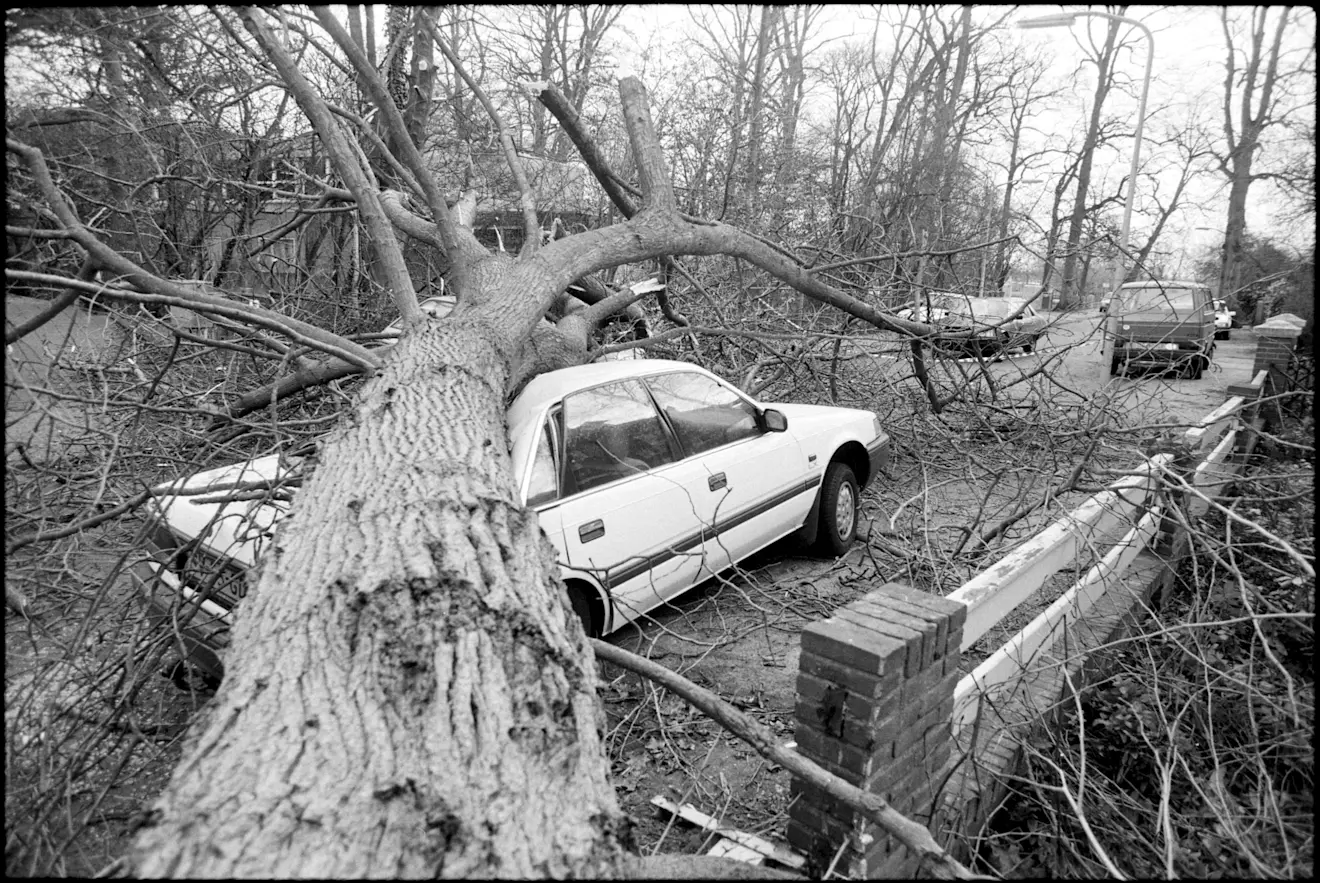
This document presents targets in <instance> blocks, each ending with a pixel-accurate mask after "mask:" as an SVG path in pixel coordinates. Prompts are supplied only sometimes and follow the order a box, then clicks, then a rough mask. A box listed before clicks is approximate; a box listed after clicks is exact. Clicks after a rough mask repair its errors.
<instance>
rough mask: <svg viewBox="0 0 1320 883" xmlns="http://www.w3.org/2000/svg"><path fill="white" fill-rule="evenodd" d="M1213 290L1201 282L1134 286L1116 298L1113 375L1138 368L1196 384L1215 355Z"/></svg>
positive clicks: (1111, 309) (1113, 308)
mask: <svg viewBox="0 0 1320 883" xmlns="http://www.w3.org/2000/svg"><path fill="white" fill-rule="evenodd" d="M1212 304H1213V300H1212V298H1211V296H1210V289H1209V288H1208V287H1206V286H1205V285H1202V284H1201V283H1199V282H1161V281H1152V282H1129V283H1127V284H1126V285H1124V286H1122V287H1120V288H1119V289H1118V291H1116V292H1115V293H1114V297H1113V300H1112V302H1111V303H1110V305H1109V316H1110V319H1109V321H1111V322H1113V323H1114V324H1113V325H1112V326H1111V327H1112V328H1113V330H1114V356H1113V359H1112V360H1111V361H1110V363H1109V374H1110V375H1111V376H1113V375H1117V374H1119V373H1121V372H1126V371H1127V370H1128V369H1129V368H1133V367H1153V368H1174V369H1176V370H1177V371H1178V372H1179V373H1180V374H1183V375H1185V376H1188V377H1190V378H1191V379H1193V380H1197V379H1199V378H1200V377H1201V373H1202V372H1203V371H1205V369H1206V368H1207V367H1208V366H1209V365H1210V357H1211V356H1212V355H1213V354H1214V350H1215V313H1214V307H1213V305H1212Z"/></svg>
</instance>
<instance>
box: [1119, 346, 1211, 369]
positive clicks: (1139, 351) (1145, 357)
mask: <svg viewBox="0 0 1320 883" xmlns="http://www.w3.org/2000/svg"><path fill="white" fill-rule="evenodd" d="M1119 352H1120V358H1121V359H1122V360H1123V361H1125V362H1127V363H1128V364H1129V365H1155V366H1170V365H1175V364H1177V363H1179V362H1185V361H1187V360H1188V359H1190V358H1192V357H1193V356H1195V355H1197V351H1196V350H1194V349H1182V348H1179V347H1178V346H1177V345H1176V344H1141V343H1135V344H1134V343H1126V344H1123V345H1122V346H1121V347H1119Z"/></svg>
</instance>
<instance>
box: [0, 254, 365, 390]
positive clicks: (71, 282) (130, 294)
mask: <svg viewBox="0 0 1320 883" xmlns="http://www.w3.org/2000/svg"><path fill="white" fill-rule="evenodd" d="M5 277H6V278H8V279H14V280H17V281H21V282H36V283H40V284H43V285H55V286H68V287H70V288H76V289H77V290H79V291H82V292H86V293H88V294H96V295H104V296H106V297H112V298H116V299H118V300H126V301H132V302H134V303H142V304H163V305H166V306H171V307H183V308H184V309H188V310H196V311H197V312H200V313H214V314H216V315H220V316H226V317H228V318H230V319H235V320H237V321H239V322H245V323H248V324H251V325H259V326H261V327H263V328H267V329H269V330H271V331H275V332H278V333H280V334H283V335H285V336H286V337H289V338H291V339H292V340H296V341H297V342H298V343H301V344H303V345H304V346H308V347H311V348H312V349H315V350H320V351H321V352H323V353H327V354H329V355H332V356H338V357H339V358H341V359H344V360H345V361H347V362H351V363H353V364H354V365H356V366H357V370H359V371H360V370H363V369H367V370H371V369H375V368H379V367H380V359H378V358H377V357H376V356H375V355H374V354H373V353H372V352H371V351H370V350H368V349H366V348H365V347H362V346H359V345H358V344H356V343H354V342H353V341H351V340H348V339H346V338H343V337H340V336H339V335H338V334H332V333H331V332H329V331H324V330H322V329H320V328H317V327H316V326H315V325H308V324H307V323H305V322H299V321H298V320H297V319H290V318H288V317H286V316H281V315H280V314H278V313H274V312H272V311H270V310H267V309H265V308H263V307H253V306H249V305H247V304H241V303H237V302H235V301H232V300H228V299H226V298H223V297H216V296H215V295H210V294H202V293H200V292H193V291H188V290H187V289H186V288H183V287H182V286H179V285H176V284H174V283H166V282H164V281H163V280H158V281H160V282H161V283H162V284H161V286H160V287H161V288H163V289H165V290H166V291H168V292H170V293H166V294H157V293H155V292H151V291H138V290H135V289H130V288H123V287H121V286H118V285H108V284H106V283H95V282H83V281H81V280H77V279H68V278H66V277H64V276H54V275H51V274H47V273H31V272H28V271H27V270H5ZM175 292H177V293H175Z"/></svg>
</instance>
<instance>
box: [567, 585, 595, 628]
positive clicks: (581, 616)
mask: <svg viewBox="0 0 1320 883" xmlns="http://www.w3.org/2000/svg"><path fill="white" fill-rule="evenodd" d="M567 589H568V602H569V604H571V605H572V606H573V613H574V614H576V615H577V618H578V622H580V623H582V631H584V632H586V633H587V637H588V638H595V637H597V634H596V626H595V624H594V623H593V622H592V618H591V602H590V601H588V600H587V595H586V593H585V592H584V591H583V590H582V589H580V588H578V587H577V586H568V587H567Z"/></svg>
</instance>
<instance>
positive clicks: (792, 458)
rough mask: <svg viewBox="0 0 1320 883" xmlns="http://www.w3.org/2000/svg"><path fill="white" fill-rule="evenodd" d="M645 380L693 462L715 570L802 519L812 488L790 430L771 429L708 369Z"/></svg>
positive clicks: (695, 494) (694, 487)
mask: <svg viewBox="0 0 1320 883" xmlns="http://www.w3.org/2000/svg"><path fill="white" fill-rule="evenodd" d="M646 384H647V386H648V387H649V388H650V389H651V392H652V394H653V395H654V396H655V399H656V402H657V403H658V404H659V405H660V409H661V411H663V412H664V414H665V417H666V419H667V420H668V421H669V425H670V426H671V428H672V429H673V430H674V433H675V435H676V437H677V438H678V441H679V442H680V444H681V445H682V448H683V453H684V455H685V457H686V459H687V461H688V462H690V463H692V464H694V466H695V467H696V468H694V469H693V470H691V471H690V472H688V473H687V474H686V480H687V481H689V482H690V484H689V489H690V497H691V499H692V501H693V503H694V504H695V505H696V507H697V509H698V511H699V512H700V513H701V517H702V520H703V521H704V522H705V524H706V526H707V534H706V539H705V542H706V562H705V566H706V567H707V568H708V569H709V570H710V571H712V572H718V571H720V570H722V569H724V568H725V567H727V566H728V565H729V564H731V563H734V562H736V561H738V560H740V559H742V558H744V557H746V556H747V555H749V554H751V553H752V552H754V551H756V550H757V549H760V548H762V547H763V546H765V545H767V544H768V543H770V542H772V541H773V540H775V539H777V538H778V537H780V536H783V535H784V534H785V533H788V532H790V531H792V530H794V529H796V528H797V527H798V526H800V525H801V524H802V522H803V521H804V520H805V519H806V517H807V512H808V510H809V509H810V508H811V502H812V500H813V498H814V487H815V485H812V484H811V482H809V481H808V480H807V463H806V458H805V456H804V455H803V453H802V450H801V448H800V447H799V445H798V444H797V441H796V440H795V439H794V438H793V437H792V435H791V434H789V433H785V432H768V431H766V430H765V429H764V428H763V426H762V423H761V420H760V418H759V413H758V410H759V409H758V408H757V407H756V405H754V404H753V403H752V402H750V401H748V400H747V399H746V398H744V397H743V396H742V395H740V394H739V393H738V392H736V391H735V390H734V389H733V388H732V387H730V386H728V385H727V384H724V383H723V382H721V381H718V380H716V379H715V378H714V377H712V376H710V375H708V374H704V373H701V372H696V371H691V372H686V371H680V372H672V373H667V374H657V375H652V376H650V377H647V378H646ZM809 485H810V486H809Z"/></svg>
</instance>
